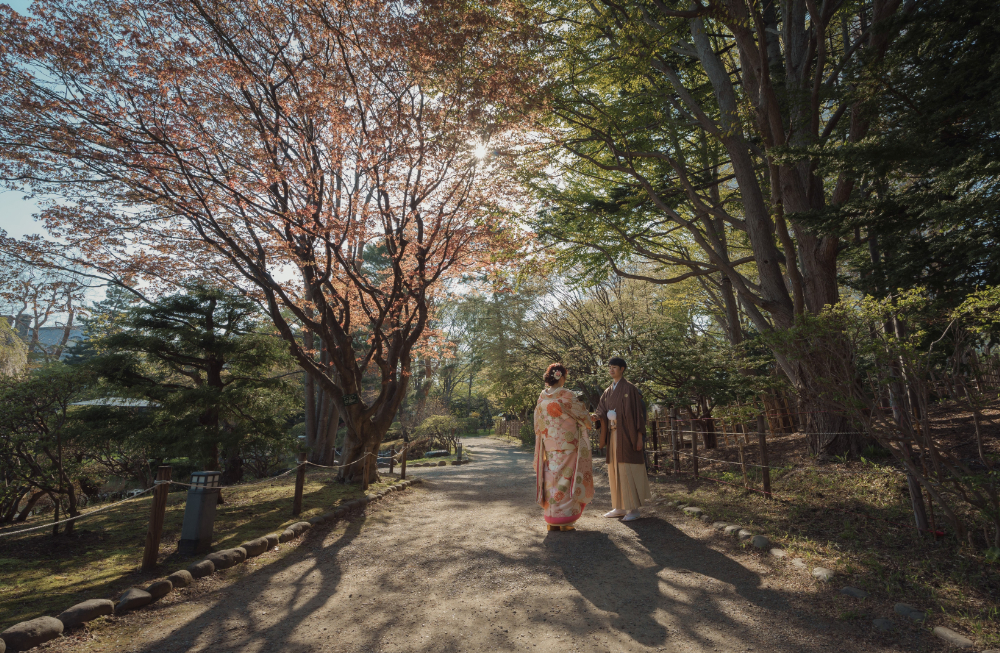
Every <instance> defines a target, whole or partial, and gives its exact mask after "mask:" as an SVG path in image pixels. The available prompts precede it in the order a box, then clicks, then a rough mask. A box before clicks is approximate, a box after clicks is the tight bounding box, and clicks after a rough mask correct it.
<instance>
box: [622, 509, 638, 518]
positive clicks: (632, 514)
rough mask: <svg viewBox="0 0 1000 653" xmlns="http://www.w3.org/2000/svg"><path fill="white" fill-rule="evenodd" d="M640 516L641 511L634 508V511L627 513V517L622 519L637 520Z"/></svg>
mask: <svg viewBox="0 0 1000 653" xmlns="http://www.w3.org/2000/svg"><path fill="white" fill-rule="evenodd" d="M639 517H640V515H639V511H638V510H633V511H632V512H629V513H625V518H624V519H622V521H635V520H636V519H639Z"/></svg>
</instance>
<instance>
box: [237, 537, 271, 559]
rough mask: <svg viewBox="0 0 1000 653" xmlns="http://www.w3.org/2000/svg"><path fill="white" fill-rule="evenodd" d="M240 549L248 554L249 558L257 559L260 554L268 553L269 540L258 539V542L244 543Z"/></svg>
mask: <svg viewBox="0 0 1000 653" xmlns="http://www.w3.org/2000/svg"><path fill="white" fill-rule="evenodd" d="M239 548H241V549H243V550H244V551H246V552H247V557H248V558H256V557H257V556H259V555H260V554H262V553H264V552H265V551H267V549H268V546H267V538H264V537H258V538H257V539H256V540H250V541H249V542H244V543H243V544H241V545H240V546H239Z"/></svg>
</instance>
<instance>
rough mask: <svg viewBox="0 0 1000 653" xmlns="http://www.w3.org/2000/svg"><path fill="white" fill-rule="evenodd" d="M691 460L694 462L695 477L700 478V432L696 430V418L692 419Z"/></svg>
mask: <svg viewBox="0 0 1000 653" xmlns="http://www.w3.org/2000/svg"><path fill="white" fill-rule="evenodd" d="M691 461H692V462H693V463H694V477H695V478H698V433H697V431H695V430H694V420H693V419H692V420H691Z"/></svg>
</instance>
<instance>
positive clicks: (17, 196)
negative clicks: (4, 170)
mask: <svg viewBox="0 0 1000 653" xmlns="http://www.w3.org/2000/svg"><path fill="white" fill-rule="evenodd" d="M5 4H8V5H10V6H11V7H13V8H14V9H15V10H17V11H19V12H21V13H22V14H23V13H27V11H28V5H29V4H31V2H30V0H7V2H6V3H5ZM23 197H24V193H21V192H11V191H0V229H3V230H4V231H6V232H7V234H8V235H10V236H24V235H25V234H31V233H40V232H41V231H42V228H41V225H40V224H38V223H36V222H35V221H34V220H33V219H32V218H31V216H32V214H34V213H35V212H36V211H37V210H38V209H37V208H36V206H35V204H34V203H33V202H25V201H24V200H23V199H22V198H23Z"/></svg>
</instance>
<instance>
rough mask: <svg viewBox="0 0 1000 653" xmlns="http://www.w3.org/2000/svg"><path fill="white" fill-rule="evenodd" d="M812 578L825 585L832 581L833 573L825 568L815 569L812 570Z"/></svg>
mask: <svg viewBox="0 0 1000 653" xmlns="http://www.w3.org/2000/svg"><path fill="white" fill-rule="evenodd" d="M813 577H815V578H816V580H818V581H821V582H823V583H827V582H829V581H830V580H832V579H833V571H832V570H830V569H827V568H826V567H816V568H815V569H813Z"/></svg>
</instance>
